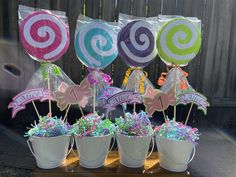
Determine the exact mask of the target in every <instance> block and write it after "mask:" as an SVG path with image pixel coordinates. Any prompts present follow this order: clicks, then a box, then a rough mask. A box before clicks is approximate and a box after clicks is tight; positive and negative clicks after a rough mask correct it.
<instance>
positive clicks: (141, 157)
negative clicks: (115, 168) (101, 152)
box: [116, 133, 154, 168]
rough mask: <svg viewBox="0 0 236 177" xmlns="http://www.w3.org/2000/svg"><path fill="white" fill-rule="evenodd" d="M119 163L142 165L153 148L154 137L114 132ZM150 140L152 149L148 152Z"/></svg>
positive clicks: (127, 165)
mask: <svg viewBox="0 0 236 177" xmlns="http://www.w3.org/2000/svg"><path fill="white" fill-rule="evenodd" d="M116 139H117V143H118V151H119V156H120V163H121V164H122V165H124V166H126V167H131V168H139V167H142V166H143V165H144V163H145V161H146V159H147V158H148V157H149V156H150V155H151V153H152V151H153V148H154V138H153V135H151V136H126V135H122V134H119V133H116ZM151 140H152V150H151V152H150V153H149V154H148V150H149V146H150V143H151ZM147 154H148V155H147Z"/></svg>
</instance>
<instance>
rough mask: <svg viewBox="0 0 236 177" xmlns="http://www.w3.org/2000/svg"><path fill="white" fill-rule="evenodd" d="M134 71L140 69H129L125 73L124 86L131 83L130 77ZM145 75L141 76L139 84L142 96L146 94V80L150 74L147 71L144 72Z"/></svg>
mask: <svg viewBox="0 0 236 177" xmlns="http://www.w3.org/2000/svg"><path fill="white" fill-rule="evenodd" d="M134 70H140V68H139V67H134V68H128V69H127V70H126V72H125V78H124V80H123V85H124V86H126V85H127V84H128V82H129V76H130V74H131V73H132V71H134ZM143 72H144V75H143V76H141V79H140V82H139V92H140V94H144V91H145V78H146V77H147V76H148V73H147V72H146V71H143Z"/></svg>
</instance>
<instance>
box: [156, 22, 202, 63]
mask: <svg viewBox="0 0 236 177" xmlns="http://www.w3.org/2000/svg"><path fill="white" fill-rule="evenodd" d="M200 46H201V31H200V29H199V28H198V27H197V26H195V24H194V23H193V22H191V21H190V20H187V19H184V18H175V19H173V20H170V21H169V22H167V23H166V24H164V25H163V27H162V28H161V29H160V31H159V32H158V40H157V48H158V54H159V56H160V58H161V59H162V60H163V61H164V62H165V63H166V64H176V65H179V66H185V65H187V64H188V62H190V61H191V60H192V59H193V58H194V57H195V56H196V55H197V53H198V51H199V49H200Z"/></svg>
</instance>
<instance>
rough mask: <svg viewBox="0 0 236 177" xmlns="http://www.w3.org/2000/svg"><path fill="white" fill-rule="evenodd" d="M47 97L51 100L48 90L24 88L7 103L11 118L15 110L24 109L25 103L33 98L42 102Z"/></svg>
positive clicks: (15, 112) (14, 114)
mask: <svg viewBox="0 0 236 177" xmlns="http://www.w3.org/2000/svg"><path fill="white" fill-rule="evenodd" d="M48 99H50V100H53V97H52V95H51V92H50V91H49V90H45V89H43V88H36V89H30V90H25V91H23V92H21V93H19V94H18V95H16V96H15V97H14V98H13V99H12V102H11V103H10V104H9V105H8V109H10V108H12V118H14V117H15V116H16V114H17V112H19V111H20V110H23V109H25V105H26V104H27V103H30V102H32V101H35V100H39V101H41V102H42V101H45V100H48Z"/></svg>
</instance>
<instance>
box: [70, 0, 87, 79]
mask: <svg viewBox="0 0 236 177" xmlns="http://www.w3.org/2000/svg"><path fill="white" fill-rule="evenodd" d="M68 9H69V10H68V19H69V26H70V46H69V49H68V52H67V60H66V62H67V70H66V72H67V73H68V75H69V77H70V78H71V79H72V80H73V81H74V82H76V83H79V82H80V81H81V80H82V75H84V69H83V68H84V67H83V66H82V63H81V62H80V61H79V59H78V58H77V57H76V54H75V48H74V35H75V30H76V23H77V19H78V16H79V14H83V9H84V0H70V1H68Z"/></svg>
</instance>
